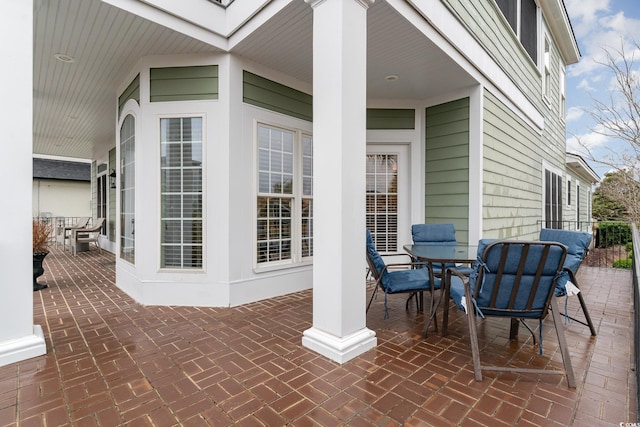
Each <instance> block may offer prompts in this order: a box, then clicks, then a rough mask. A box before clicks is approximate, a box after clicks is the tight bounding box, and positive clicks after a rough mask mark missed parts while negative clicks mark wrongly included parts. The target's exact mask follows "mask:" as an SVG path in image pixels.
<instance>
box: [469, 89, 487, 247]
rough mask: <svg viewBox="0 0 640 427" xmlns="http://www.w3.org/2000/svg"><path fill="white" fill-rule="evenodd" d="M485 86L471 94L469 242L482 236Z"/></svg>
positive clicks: (471, 242)
mask: <svg viewBox="0 0 640 427" xmlns="http://www.w3.org/2000/svg"><path fill="white" fill-rule="evenodd" d="M483 115H484V88H483V87H482V85H477V86H476V87H474V88H472V89H471V94H470V96H469V243H470V244H472V245H473V244H476V243H477V242H478V240H480V239H481V238H482V231H483V227H484V222H483V221H484V219H483V217H482V186H483V185H484V181H483V179H482V177H483V174H482V171H483V170H484V162H483V160H482V159H483V158H484V157H483V156H484V141H483V137H482V136H483V135H484V126H483V123H484V120H483V119H484V117H483Z"/></svg>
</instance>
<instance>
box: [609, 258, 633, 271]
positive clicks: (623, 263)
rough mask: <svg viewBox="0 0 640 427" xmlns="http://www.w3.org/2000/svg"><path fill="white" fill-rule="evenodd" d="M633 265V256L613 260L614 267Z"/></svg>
mask: <svg viewBox="0 0 640 427" xmlns="http://www.w3.org/2000/svg"><path fill="white" fill-rule="evenodd" d="M632 266H633V260H632V259H631V258H626V259H618V260H615V261H613V268H628V269H631V267H632Z"/></svg>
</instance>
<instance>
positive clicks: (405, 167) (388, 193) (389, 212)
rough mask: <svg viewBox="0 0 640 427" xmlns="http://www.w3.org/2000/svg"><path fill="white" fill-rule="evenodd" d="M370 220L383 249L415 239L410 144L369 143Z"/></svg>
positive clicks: (395, 249)
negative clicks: (410, 182) (413, 235)
mask: <svg viewBox="0 0 640 427" xmlns="http://www.w3.org/2000/svg"><path fill="white" fill-rule="evenodd" d="M366 173H367V190H366V191H367V195H366V203H367V207H366V215H367V218H366V223H367V228H368V229H369V231H371V234H372V236H373V238H374V241H375V242H376V249H378V251H379V252H381V253H393V252H401V251H402V245H404V244H407V243H410V242H411V236H410V235H411V233H410V228H411V224H410V223H409V222H410V200H409V199H410V197H409V195H410V191H409V176H410V175H409V145H367V165H366Z"/></svg>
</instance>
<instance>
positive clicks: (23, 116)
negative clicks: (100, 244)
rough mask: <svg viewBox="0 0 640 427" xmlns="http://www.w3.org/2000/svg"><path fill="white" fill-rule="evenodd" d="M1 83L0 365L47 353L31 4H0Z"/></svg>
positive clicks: (22, 1)
mask: <svg viewBox="0 0 640 427" xmlns="http://www.w3.org/2000/svg"><path fill="white" fill-rule="evenodd" d="M0 38H1V39H2V40H5V41H6V43H3V44H2V47H0V51H1V52H2V58H3V64H4V66H3V67H2V71H0V78H1V79H2V81H3V82H4V83H5V84H4V85H3V93H2V95H3V100H4V104H5V109H4V110H3V114H0V128H2V129H3V143H2V150H3V153H2V156H0V171H1V172H0V194H1V195H2V200H3V203H2V206H3V207H2V209H0V224H2V228H1V230H2V231H0V277H2V279H0V325H1V326H0V366H4V365H7V364H10V363H13V362H17V361H20V360H24V359H28V358H30V357H34V356H39V355H42V354H44V353H46V345H45V341H44V338H43V335H42V329H41V328H40V327H39V326H34V325H33V261H32V259H33V255H32V249H31V203H32V196H33V195H32V180H33V172H32V170H33V167H32V152H33V137H32V134H33V123H32V112H33V107H32V105H33V56H32V55H33V3H32V1H30V0H9V1H5V2H3V4H2V13H0Z"/></svg>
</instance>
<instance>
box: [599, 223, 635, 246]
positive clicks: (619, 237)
mask: <svg viewBox="0 0 640 427" xmlns="http://www.w3.org/2000/svg"><path fill="white" fill-rule="evenodd" d="M595 232H596V246H597V247H599V248H608V247H611V246H615V245H625V244H626V243H627V242H631V224H629V223H628V222H622V221H602V222H599V223H598V225H597V228H596V230H595Z"/></svg>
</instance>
